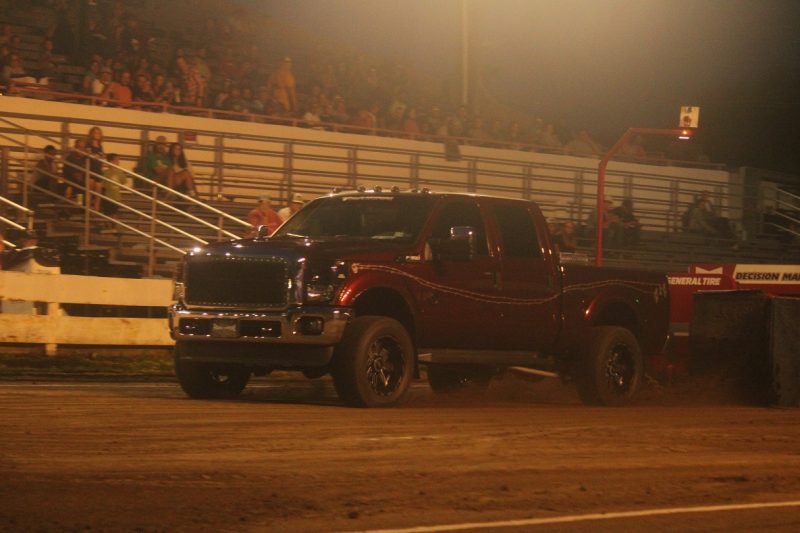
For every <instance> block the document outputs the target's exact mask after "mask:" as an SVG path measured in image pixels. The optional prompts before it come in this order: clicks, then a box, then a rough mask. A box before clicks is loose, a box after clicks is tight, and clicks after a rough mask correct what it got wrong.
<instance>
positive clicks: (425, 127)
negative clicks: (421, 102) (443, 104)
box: [422, 105, 444, 135]
mask: <svg viewBox="0 0 800 533" xmlns="http://www.w3.org/2000/svg"><path fill="white" fill-rule="evenodd" d="M442 126H444V117H443V116H442V108H440V107H439V106H438V105H435V106H432V107H431V110H430V111H429V112H428V115H427V116H426V117H425V120H424V122H423V123H422V131H424V132H425V133H430V134H432V135H438V132H439V130H440V129H441V128H442Z"/></svg>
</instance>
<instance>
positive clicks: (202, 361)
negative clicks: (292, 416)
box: [169, 189, 669, 407]
mask: <svg viewBox="0 0 800 533" xmlns="http://www.w3.org/2000/svg"><path fill="white" fill-rule="evenodd" d="M175 300H176V301H175V304H174V305H173V306H172V307H171V309H170V313H169V327H170V331H171V334H172V336H173V338H174V339H175V341H176V348H175V365H176V374H177V376H178V379H179V381H180V384H181V386H182V388H183V389H184V391H185V392H186V393H187V394H188V395H189V396H191V397H194V398H215V397H233V396H236V395H238V394H239V393H240V392H241V391H242V390H243V388H244V387H245V386H246V384H247V382H248V380H249V379H250V376H251V375H264V374H267V373H269V372H270V371H271V370H273V369H290V370H299V371H302V372H303V373H304V374H305V375H307V376H308V377H319V376H322V375H324V374H326V373H330V374H331V375H332V376H333V380H334V385H335V388H336V391H337V393H338V394H339V396H340V398H341V399H342V400H343V401H344V402H345V403H346V404H348V405H354V406H368V407H372V406H386V405H392V404H395V403H397V402H398V401H400V400H401V399H402V398H403V397H404V395H405V393H406V391H407V389H408V387H409V384H410V382H411V380H412V379H413V378H414V377H416V376H418V375H419V367H420V365H425V366H426V367H427V375H428V381H429V383H430V386H431V388H432V389H433V390H434V391H436V392H441V391H449V390H452V389H456V388H459V387H462V386H465V385H486V384H488V382H489V381H490V379H491V378H492V377H493V376H495V375H498V374H499V373H502V372H504V371H506V370H508V369H515V370H518V371H523V372H524V371H527V372H531V373H538V374H545V375H557V376H560V377H562V378H565V379H569V380H574V381H575V383H576V384H577V388H578V392H579V394H580V397H581V399H582V400H583V401H584V402H586V403H589V404H599V405H619V404H624V403H627V402H629V401H630V400H631V399H632V398H633V397H634V395H635V394H636V392H637V390H638V389H639V388H640V385H641V383H642V381H643V377H644V373H645V371H646V369H645V366H646V361H648V360H649V357H650V356H651V355H654V354H656V353H658V352H660V351H661V350H662V349H663V346H664V344H665V341H666V338H667V332H668V325H669V294H668V290H667V279H666V276H665V275H664V274H661V273H655V272H647V271H638V270H631V269H612V268H596V267H591V266H588V265H579V264H562V263H561V262H559V258H558V255H557V253H556V251H555V250H554V248H553V246H552V244H551V242H550V235H549V233H548V229H547V224H546V222H545V220H544V218H543V216H542V213H541V211H540V210H539V207H538V206H537V205H536V204H535V203H534V202H530V201H524V200H514V199H508V198H495V197H489V196H481V195H469V194H455V193H431V192H428V191H425V190H423V191H410V192H399V191H397V190H392V191H381V190H380V189H376V190H374V191H353V192H345V193H336V194H331V195H329V196H324V197H322V198H318V199H316V200H314V201H313V202H311V203H309V204H308V205H306V206H305V207H304V208H303V209H301V210H300V211H299V212H298V213H296V214H295V215H294V216H293V217H292V218H290V219H289V220H288V221H287V222H286V223H284V224H283V226H281V227H280V228H279V229H278V230H277V231H276V232H275V234H274V235H272V236H267V235H266V230H265V228H260V230H259V231H258V232H257V235H256V236H255V237H254V238H252V239H242V240H236V241H230V242H224V243H216V244H212V245H209V246H207V247H203V248H195V249H193V250H191V251H190V252H189V253H188V254H187V255H186V257H185V260H184V261H183V264H182V267H181V268H180V269H179V272H178V274H177V279H176V285H175Z"/></svg>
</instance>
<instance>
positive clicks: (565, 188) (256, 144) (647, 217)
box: [0, 0, 800, 277]
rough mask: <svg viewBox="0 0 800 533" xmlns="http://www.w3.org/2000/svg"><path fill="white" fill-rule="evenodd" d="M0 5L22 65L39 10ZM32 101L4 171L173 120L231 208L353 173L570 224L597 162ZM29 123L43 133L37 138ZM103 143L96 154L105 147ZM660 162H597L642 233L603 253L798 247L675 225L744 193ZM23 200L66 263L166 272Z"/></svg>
mask: <svg viewBox="0 0 800 533" xmlns="http://www.w3.org/2000/svg"><path fill="white" fill-rule="evenodd" d="M3 8H6V9H5V10H3ZM8 8H10V9H8ZM0 12H4V13H5V18H0V21H2V20H5V21H7V22H9V23H10V24H12V30H13V31H14V32H15V33H17V34H19V35H21V36H22V37H23V39H22V42H23V47H22V48H21V50H20V54H21V55H22V56H23V58H24V59H25V61H26V66H28V67H30V68H32V67H33V65H34V64H35V62H36V60H37V57H38V56H37V54H38V51H39V50H40V48H41V42H42V34H43V33H44V30H45V29H46V27H47V25H48V24H49V17H50V16H51V12H50V11H48V10H47V8H43V7H37V6H29V8H26V9H20V8H19V4H18V3H16V2H8V1H6V2H3V1H2V0H0ZM148 31H150V33H151V34H152V35H155V36H157V37H161V36H167V34H166V33H164V31H165V30H164V29H160V28H148ZM152 46H154V47H156V48H158V49H159V50H160V52H161V53H163V54H165V55H166V54H169V53H170V50H169V47H170V39H166V38H157V39H155V40H154V41H153V44H152ZM58 69H59V73H60V80H59V81H55V82H51V89H56V90H63V91H67V92H69V91H72V90H74V87H75V85H76V84H79V83H80V80H81V79H82V75H83V72H84V68H83V67H81V66H78V65H69V64H67V63H66V62H64V63H61V64H60V65H59V67H58ZM45 96H46V95H45ZM0 99H2V100H4V101H6V102H12V103H6V104H2V102H0V108H3V109H5V110H9V109H14V108H17V109H18V108H21V107H23V106H22V105H13V103H14V102H16V103H19V102H20V101H21V100H23V99H21V98H11V97H0ZM62 101H63V100H62ZM54 106H55V107H54ZM41 107H42V109H43V110H46V112H45V111H43V112H42V114H41V116H37V115H36V114H35V113H32V112H27V114H25V113H22V112H20V113H19V115H20V116H23V115H24V116H25V118H26V120H28V122H27V124H28V126H27V127H29V128H33V129H34V131H32V132H25V131H22V130H16V131H15V130H14V128H13V127H10V126H8V125H5V126H0V130H2V133H3V134H5V135H15V136H16V137H15V138H17V139H21V138H22V137H25V139H26V141H25V142H26V143H28V146H27V149H22V148H20V147H19V146H14V145H11V144H8V143H5V142H2V141H0V145H2V146H6V147H7V148H8V154H7V155H8V157H9V158H12V159H14V161H15V162H16V163H14V164H16V165H17V166H16V167H14V164H9V173H10V174H13V175H14V176H16V177H17V178H19V176H20V175H24V170H23V166H24V165H25V164H28V165H31V164H33V163H35V161H36V159H37V156H35V155H34V154H35V153H37V152H38V150H40V149H41V148H42V147H43V146H44V145H45V144H48V143H50V141H48V140H47V139H52V138H53V137H55V138H57V139H58V140H59V141H61V142H59V143H56V144H58V145H59V146H60V147H61V149H62V153H63V151H64V148H65V147H66V146H68V145H70V144H71V142H72V141H73V140H74V139H75V138H76V137H78V136H80V135H83V134H85V131H86V130H87V129H88V127H89V125H92V124H101V120H102V121H104V122H102V126H103V128H104V129H108V130H109V131H110V132H111V133H110V134H109V135H108V136H107V141H108V144H109V145H113V151H115V152H118V153H120V154H121V155H122V156H123V161H124V164H125V166H127V167H128V168H132V167H133V165H134V163H135V161H137V160H138V159H139V157H140V156H141V155H142V150H143V143H142V140H143V139H147V138H149V139H152V138H153V136H154V135H155V133H157V132H164V133H168V134H169V135H171V136H173V137H176V138H182V137H181V136H182V135H183V134H184V133H185V132H187V131H192V132H194V133H196V134H198V137H199V140H198V142H197V143H196V144H195V145H194V146H191V147H190V148H189V150H190V151H191V156H193V157H194V158H195V159H193V160H192V163H193V164H194V166H195V170H196V173H197V174H198V177H199V179H198V185H199V188H200V192H201V197H202V199H203V201H204V203H206V204H208V205H209V206H211V207H213V208H216V209H220V210H223V211H225V212H226V213H229V214H231V215H233V216H234V217H237V218H240V219H241V218H244V216H245V214H246V213H247V211H248V209H250V208H251V207H252V201H253V199H254V198H255V197H257V196H259V195H261V194H262V193H264V192H268V193H269V194H271V195H272V196H273V198H274V199H275V200H276V201H278V202H282V201H286V200H287V198H288V196H289V194H290V193H291V192H297V191H300V192H303V193H306V194H307V195H309V196H315V195H320V194H323V193H326V192H328V191H329V190H330V189H332V188H333V187H334V186H344V187H353V186H356V185H364V186H368V187H369V186H372V185H383V186H386V185H390V186H391V185H399V186H401V187H403V188H411V187H430V188H431V189H433V190H436V189H439V190H450V191H452V190H464V191H469V192H479V193H488V194H498V195H503V196H514V197H523V198H532V199H534V200H536V201H538V202H539V203H540V205H541V206H542V208H543V210H544V212H545V213H546V215H547V216H548V217H554V218H557V219H559V220H560V221H565V220H576V221H578V222H582V221H584V220H585V219H586V217H587V215H588V213H589V212H590V211H591V208H592V207H593V205H594V198H595V197H594V191H593V185H594V167H595V165H596V161H594V160H591V159H584V158H574V157H567V156H558V155H552V154H534V153H527V152H525V153H523V152H514V151H512V150H503V149H494V148H483V147H475V146H464V147H463V148H462V150H461V154H460V155H461V160H460V161H454V162H453V161H447V160H446V158H445V157H444V154H443V150H442V147H441V144H440V143H439V142H423V141H415V140H406V139H390V138H374V137H373V138H370V137H366V136H360V135H354V134H352V133H336V132H312V131H309V130H307V129H299V128H292V129H294V130H296V131H293V132H289V131H287V130H288V129H287V128H283V127H281V126H277V125H268V124H253V125H252V128H245V126H248V127H249V126H251V125H250V124H241V125H240V124H234V123H232V122H230V121H228V120H224V119H210V118H209V119H197V118H194V117H182V116H174V115H166V114H165V115H161V116H154V114H152V113H147V112H144V111H132V110H118V109H100V108H96V109H92V108H88V109H83V111H76V110H75V107H76V106H70V104H56V103H54V102H42V103H41ZM5 115H6V116H9V115H10V114H9V113H5ZM101 116H102V117H103V118H102V119H101V118H100V117H101ZM80 117H83V118H80ZM191 120H194V121H196V122H191ZM200 121H202V122H200ZM232 124H234V125H233V126H231V125H232ZM198 125H201V126H198ZM238 132H244V133H238ZM248 132H249V133H248ZM252 132H257V133H252ZM37 134H44V135H47V136H48V137H47V139H45V138H43V137H37ZM217 139H223V140H224V145H223V144H221V143H220V144H215V142H217ZM108 148H109V147H107V150H106V151H107V152H108V151H112V150H110V149H108ZM670 164H671V162H669V161H666V160H659V161H658V164H657V165H644V164H618V165H617V167H612V168H611V169H610V170H609V190H610V191H611V193H612V194H613V195H614V196H616V197H617V198H621V197H622V196H633V197H634V198H635V201H636V212H637V215H638V216H639V217H640V219H641V220H642V221H643V223H644V224H645V230H646V231H644V232H643V234H642V240H641V243H640V244H639V245H638V246H636V247H635V248H629V249H621V250H613V249H612V250H608V251H607V252H606V253H605V263H606V264H609V265H618V266H644V267H646V268H652V269H657V270H675V271H677V270H684V269H686V267H687V265H688V264H690V263H731V262H740V263H741V262H749V263H770V262H792V261H794V262H796V261H797V260H798V258H800V249H798V245H797V242H798V240H797V239H791V237H792V235H789V239H786V234H785V233H784V234H773V235H769V234H763V233H760V232H758V231H755V232H754V231H752V230H750V231H749V232H748V235H747V238H746V239H739V240H736V241H723V240H721V239H708V238H704V237H702V236H699V235H692V234H688V233H684V232H682V231H680V229H679V216H680V213H681V212H682V211H684V210H685V209H686V208H687V206H688V204H689V202H691V200H692V197H693V195H695V194H697V193H699V192H700V191H701V190H703V189H712V190H713V191H714V193H715V195H716V196H717V197H718V198H719V199H721V200H722V201H723V203H722V207H723V208H725V209H726V210H728V211H729V212H728V213H727V214H728V216H729V217H730V218H732V219H734V220H735V221H737V222H741V221H742V220H743V219H744V214H745V213H744V211H743V210H744V208H743V207H740V205H741V204H743V202H742V198H743V193H742V192H741V190H739V189H738V188H737V187H735V186H733V185H732V181H731V179H730V175H729V174H728V172H726V171H722V170H719V169H717V170H708V171H704V170H702V169H692V168H683V167H681V168H678V167H673V166H670ZM615 169H616V170H615ZM715 173H716V174H715ZM710 176H711V177H710ZM720 176H721V177H720ZM712 177H713V179H712ZM5 178H6V179H7V180H8V184H10V185H11V187H10V189H9V190H8V191H7V192H8V194H9V196H10V197H11V198H12V199H14V200H17V201H22V200H23V198H25V194H27V193H23V190H22V186H21V185H20V181H14V180H13V179H11V178H10V176H5ZM0 194H2V191H0ZM34 200H35V199H34ZM125 202H126V204H128V205H129V206H130V207H131V208H133V209H137V210H139V211H143V212H149V210H150V208H151V206H152V202H151V201H148V200H144V199H140V198H135V197H132V196H130V195H128V196H127V197H126V200H125ZM34 203H36V204H37V207H36V221H37V222H36V227H37V229H39V230H40V231H41V232H42V233H44V234H45V235H46V237H45V238H44V239H43V240H42V244H44V245H51V246H54V247H57V248H58V249H60V250H61V251H62V257H63V258H64V263H63V266H64V269H65V270H66V271H69V272H72V273H79V272H80V273H87V274H88V273H92V274H99V275H115V276H136V275H151V276H164V277H168V276H170V275H171V270H172V268H173V267H174V263H175V261H176V260H177V259H178V258H179V254H178V253H176V252H175V251H174V250H170V249H168V248H158V249H156V250H154V251H153V256H154V259H155V261H154V264H150V265H149V266H148V262H149V260H150V258H151V251H150V242H151V241H149V240H148V238H146V237H143V236H142V235H137V234H135V233H131V232H129V231H125V230H123V229H120V228H119V227H112V228H107V227H105V225H104V224H98V222H102V220H101V219H98V218H97V217H94V216H92V217H90V222H89V224H90V225H89V228H88V230H87V227H86V225H85V221H86V218H85V217H84V215H83V211H82V210H81V209H79V208H77V207H75V206H74V205H65V204H63V203H58V202H55V201H54V199H53V198H44V199H39V200H37V201H36V202H34ZM31 205H32V204H31ZM799 205H800V204H799ZM65 211H66V212H68V213H71V214H72V218H70V219H68V220H64V219H63V217H61V218H60V216H61V215H63V213H64V212H65ZM788 211H789V213H790V216H794V217H795V218H800V216H797V214H796V213H797V212H798V209H794V210H792V209H789V210H788ZM192 214H193V215H194V216H197V217H199V218H201V219H203V220H205V221H206V222H208V223H209V224H217V217H216V216H215V215H214V214H212V213H211V212H209V211H202V210H199V211H196V212H195V211H192ZM157 215H158V218H159V219H160V220H162V221H164V222H166V223H170V224H173V225H179V224H180V226H181V228H183V229H184V230H185V231H187V232H188V233H190V234H192V235H196V234H198V232H201V231H202V230H203V228H202V227H201V226H200V225H198V224H197V223H196V222H191V221H189V222H185V221H183V219H182V218H181V215H179V214H177V213H175V212H172V211H169V210H164V209H159V210H158V212H157ZM120 220H121V221H122V222H124V223H126V224H127V225H129V226H131V227H135V228H138V229H140V230H141V231H143V232H144V233H148V234H150V237H155V238H160V239H163V240H168V241H169V242H170V243H171V244H172V245H174V246H175V247H177V248H181V249H185V248H188V247H189V246H191V245H192V242H193V241H192V240H191V239H189V238H186V237H185V236H181V235H176V234H175V233H174V232H169V231H166V230H163V229H158V230H157V231H155V232H152V231H151V227H150V223H149V222H148V221H145V220H144V219H142V218H141V217H136V216H133V215H132V214H131V212H129V211H126V210H122V211H121V212H120ZM226 228H230V226H226ZM87 235H88V236H89V238H88V239H87ZM206 237H208V236H206ZM589 237H590V236H588V235H587V236H586V238H585V239H583V240H582V241H581V242H580V247H579V251H582V252H585V253H587V254H588V255H589V256H592V255H593V253H594V252H593V249H592V247H591V239H590V238H589ZM208 238H213V235H212V236H211V237H208Z"/></svg>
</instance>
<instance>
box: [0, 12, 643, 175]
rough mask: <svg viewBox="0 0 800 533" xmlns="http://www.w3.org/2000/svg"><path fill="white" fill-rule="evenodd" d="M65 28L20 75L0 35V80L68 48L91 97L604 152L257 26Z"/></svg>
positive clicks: (532, 120) (584, 153)
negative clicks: (276, 45)
mask: <svg viewBox="0 0 800 533" xmlns="http://www.w3.org/2000/svg"><path fill="white" fill-rule="evenodd" d="M104 6H105V8H104V9H101V7H104ZM240 9H244V8H240ZM246 15H247V13H246V12H245V16H246ZM162 22H163V21H162ZM66 26H67V23H66V22H64V21H58V22H57V23H56V24H55V26H54V27H53V28H51V29H50V30H49V31H48V33H47V35H46V36H45V40H44V43H45V44H44V45H43V51H42V54H41V61H40V62H39V63H40V65H41V68H40V69H37V71H36V72H26V71H25V70H24V69H22V68H21V66H20V61H19V55H18V54H17V53H16V50H17V48H18V45H19V36H18V35H13V34H12V33H11V32H10V30H9V29H8V28H9V27H8V26H7V25H6V26H5V31H4V32H3V36H2V38H0V46H2V49H1V50H0V61H2V65H3V70H2V80H0V81H2V83H4V84H8V83H9V82H27V83H47V81H48V80H49V79H51V78H53V77H55V76H57V74H56V72H55V71H56V69H55V65H56V64H57V62H58V61H59V60H60V59H59V58H61V57H62V56H65V57H67V58H69V59H70V60H71V61H73V62H76V63H78V64H82V65H85V67H86V71H85V74H84V75H83V79H82V81H81V83H80V87H76V90H78V91H79V92H81V93H83V94H84V95H86V96H87V97H94V99H92V100H91V101H92V102H93V103H95V104H96V105H104V106H120V107H133V108H138V109H143V110H154V111H161V110H164V106H174V107H172V108H171V109H170V110H171V111H172V112H181V113H189V114H191V113H201V112H203V111H204V110H209V109H212V110H216V116H220V117H224V118H228V119H239V120H259V121H263V122H285V121H288V120H291V121H297V120H300V121H302V124H303V125H305V126H306V127H312V128H318V129H331V128H335V129H337V130H340V131H342V130H344V131H349V132H358V133H379V134H381V135H393V136H400V137H407V138H432V139H440V138H441V137H457V138H459V142H461V143H464V144H473V145H479V146H497V147H505V148H512V149H518V150H528V151H540V152H547V153H558V154H566V155H574V156H579V157H599V156H600V155H601V154H602V153H603V152H604V149H603V147H602V146H600V144H598V143H597V142H596V141H595V140H594V139H593V138H592V136H591V135H590V133H589V132H588V131H587V130H585V129H582V130H579V131H577V132H573V131H572V130H571V129H570V128H569V127H568V126H567V124H566V123H565V121H564V120H554V121H545V120H544V119H542V118H538V117H526V116H523V115H521V114H520V115H518V116H517V117H516V118H515V119H513V120H502V119H499V118H488V117H483V116H481V115H479V114H477V113H474V112H472V110H471V109H470V108H469V107H468V106H466V105H456V104H452V103H450V102H448V98H447V97H446V96H441V95H440V94H439V95H437V94H436V93H437V91H435V90H430V88H429V87H430V85H431V83H430V82H428V83H426V82H425V81H423V80H422V79H421V78H420V77H419V76H417V75H416V74H415V73H412V72H410V71H409V69H407V68H406V67H405V66H404V65H402V64H388V65H373V64H371V63H370V61H369V60H368V59H367V57H366V56H365V55H362V54H353V53H349V54H343V55H341V56H338V57H337V56H334V55H333V54H332V53H331V52H328V51H320V50H315V51H314V53H313V54H312V56H313V59H311V60H308V61H303V62H302V63H301V64H299V65H298V64H295V62H294V61H293V60H292V58H291V57H277V58H274V57H273V58H270V57H269V56H268V55H266V54H264V53H263V43H261V41H260V34H259V33H258V32H257V31H253V30H252V29H251V30H248V26H247V25H246V24H239V25H234V24H232V23H230V22H229V21H226V20H225V19H224V18H223V19H220V20H217V19H208V20H207V21H206V24H205V27H204V28H203V31H202V32H198V34H199V35H200V36H201V38H202V41H194V42H192V41H190V40H186V41H177V40H176V39H173V38H170V39H164V38H160V37H159V38H156V37H153V36H151V35H148V32H147V31H146V30H145V29H144V28H143V27H142V25H141V24H140V21H139V18H138V17H137V15H136V14H135V13H131V12H128V11H126V10H125V8H124V6H123V5H122V3H120V2H114V3H100V2H98V3H97V5H96V6H95V8H94V9H93V10H91V11H90V13H89V16H88V20H87V25H86V28H85V31H83V32H79V33H80V37H81V38H80V39H78V40H79V41H80V43H81V45H80V46H79V47H77V48H76V47H75V46H73V44H72V43H73V42H74V41H75V39H72V40H69V39H63V38H59V36H60V35H62V34H64V33H65V32H69V31H70V28H69V27H66ZM72 31H74V30H72ZM157 45H158V46H157ZM437 101H439V102H444V103H437ZM192 108H194V109H192ZM253 115H255V117H254V116H253ZM348 126H349V127H350V128H349V129H348V128H347V127H348ZM379 130H380V131H379ZM621 156H622V157H625V158H628V159H632V160H643V159H646V158H647V153H646V152H645V149H644V147H643V144H642V140H641V138H637V139H634V140H633V141H632V142H631V143H630V145H629V146H626V147H625V148H624V149H623V151H622V153H621Z"/></svg>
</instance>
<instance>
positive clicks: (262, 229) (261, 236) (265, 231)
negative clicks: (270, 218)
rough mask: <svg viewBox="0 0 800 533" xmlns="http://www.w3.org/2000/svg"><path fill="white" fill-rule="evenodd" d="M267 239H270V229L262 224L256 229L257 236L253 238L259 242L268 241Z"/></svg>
mask: <svg viewBox="0 0 800 533" xmlns="http://www.w3.org/2000/svg"><path fill="white" fill-rule="evenodd" d="M267 237H269V227H267V226H266V225H265V224H261V225H260V226H258V228H256V234H255V235H254V236H253V238H254V239H255V240H257V241H263V240H266V239H267Z"/></svg>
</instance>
